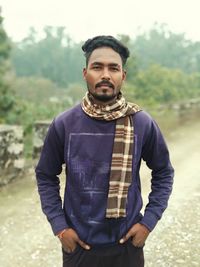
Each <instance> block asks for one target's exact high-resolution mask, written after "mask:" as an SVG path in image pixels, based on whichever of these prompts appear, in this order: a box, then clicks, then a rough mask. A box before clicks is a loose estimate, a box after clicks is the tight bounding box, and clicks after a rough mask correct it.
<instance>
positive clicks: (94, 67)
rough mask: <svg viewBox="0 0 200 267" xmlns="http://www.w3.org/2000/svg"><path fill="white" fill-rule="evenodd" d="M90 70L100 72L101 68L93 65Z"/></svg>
mask: <svg viewBox="0 0 200 267" xmlns="http://www.w3.org/2000/svg"><path fill="white" fill-rule="evenodd" d="M92 69H93V70H100V69H101V66H100V65H93V66H92Z"/></svg>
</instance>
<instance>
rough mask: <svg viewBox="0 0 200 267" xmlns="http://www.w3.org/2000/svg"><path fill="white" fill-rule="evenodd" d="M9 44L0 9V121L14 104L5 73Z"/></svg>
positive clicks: (9, 49)
mask: <svg viewBox="0 0 200 267" xmlns="http://www.w3.org/2000/svg"><path fill="white" fill-rule="evenodd" d="M10 51H11V45H10V42H9V40H8V36H7V34H6V32H5V30H4V27H3V18H2V16H1V10H0V121H1V122H4V121H5V118H6V115H7V113H8V111H9V110H11V109H12V108H13V106H14V97H13V95H12V93H11V90H10V86H9V83H8V82H7V81H6V74H7V72H8V70H9V57H10Z"/></svg>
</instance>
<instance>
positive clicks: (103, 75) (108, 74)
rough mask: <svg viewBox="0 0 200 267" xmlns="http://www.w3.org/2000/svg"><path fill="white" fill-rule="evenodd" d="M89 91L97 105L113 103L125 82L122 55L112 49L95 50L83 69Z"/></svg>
mask: <svg viewBox="0 0 200 267" xmlns="http://www.w3.org/2000/svg"><path fill="white" fill-rule="evenodd" d="M83 76H84V79H85V80H86V83H87V87H88V91H89V92H90V94H91V95H92V96H93V99H94V101H96V102H97V103H99V104H101V103H107V102H112V100H113V99H115V98H116V97H117V95H118V94H119V91H120V89H121V86H122V83H123V81H124V80H125V77H126V73H125V71H124V70H123V67H122V59H121V57H120V55H119V54H118V53H117V52H115V51H114V50H113V49H112V48H110V47H101V48H97V49H95V50H94V51H93V52H92V54H91V56H90V58H89V61H88V66H87V67H86V68H84V69H83Z"/></svg>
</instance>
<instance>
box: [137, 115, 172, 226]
mask: <svg viewBox="0 0 200 267" xmlns="http://www.w3.org/2000/svg"><path fill="white" fill-rule="evenodd" d="M142 158H143V160H144V161H145V162H146V165H147V166H148V167H149V168H150V169H151V170H152V172H151V176H152V177H151V192H150V194H149V202H148V204H147V206H146V208H145V212H144V217H143V219H142V220H141V224H143V225H145V226H146V227H147V228H148V229H149V230H150V231H152V230H153V228H154V227H155V225H156V224H157V222H158V220H159V219H160V218H161V216H162V214H163V212H164V210H165V209H166V207H167V205H168V199H169V196H170V194H171V191H172V185H173V177H174V169H173V167H172V165H171V162H170V158H169V151H168V148H167V145H166V143H165V140H164V138H163V135H162V133H161V131H160V129H159V127H158V126H157V124H156V122H155V121H154V120H152V119H151V120H150V123H149V124H148V127H147V129H146V141H145V143H144V146H143V150H142Z"/></svg>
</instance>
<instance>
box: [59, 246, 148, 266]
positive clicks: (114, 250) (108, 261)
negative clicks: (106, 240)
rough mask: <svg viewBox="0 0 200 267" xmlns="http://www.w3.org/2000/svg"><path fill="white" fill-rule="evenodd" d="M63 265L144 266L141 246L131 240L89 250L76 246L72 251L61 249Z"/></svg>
mask: <svg viewBox="0 0 200 267" xmlns="http://www.w3.org/2000/svg"><path fill="white" fill-rule="evenodd" d="M63 267H144V254H143V248H136V247H134V246H133V245H132V243H131V241H127V242H126V243H125V244H122V245H121V244H117V245H114V246H111V247H104V248H92V249H90V250H85V249H83V248H81V247H80V246H77V247H76V249H75V250H74V251H73V252H72V253H67V252H65V251H64V250H63Z"/></svg>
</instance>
